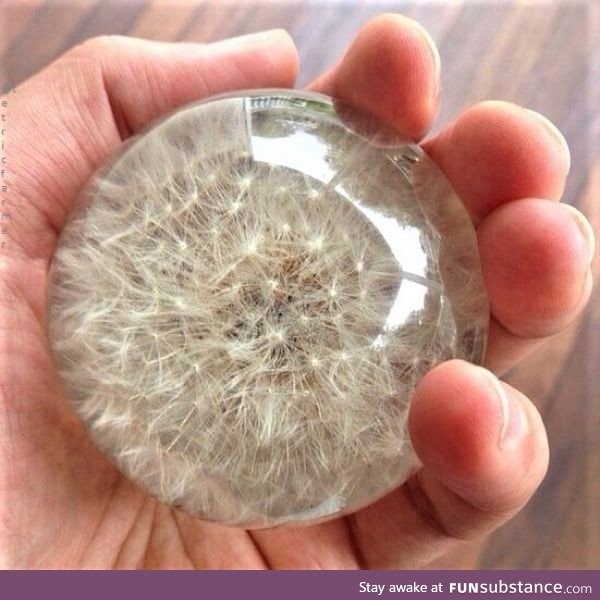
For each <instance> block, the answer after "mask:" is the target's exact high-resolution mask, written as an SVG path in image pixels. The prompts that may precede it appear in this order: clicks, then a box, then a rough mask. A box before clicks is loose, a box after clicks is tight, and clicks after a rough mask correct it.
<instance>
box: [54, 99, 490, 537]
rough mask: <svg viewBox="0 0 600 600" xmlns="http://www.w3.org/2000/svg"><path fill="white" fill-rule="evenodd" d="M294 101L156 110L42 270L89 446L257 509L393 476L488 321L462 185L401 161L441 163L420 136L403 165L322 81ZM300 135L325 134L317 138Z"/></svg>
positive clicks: (292, 513)
mask: <svg viewBox="0 0 600 600" xmlns="http://www.w3.org/2000/svg"><path fill="white" fill-rule="evenodd" d="M269 94H270V95H269ZM307 98H308V100H307ZM300 99H301V100H302V101H303V102H304V105H303V106H300V105H299V104H298V100H297V99H293V98H292V96H291V93H290V92H282V93H279V94H277V93H274V92H269V93H268V94H266V95H265V94H262V95H261V94H260V93H255V94H254V95H250V96H247V97H243V96H237V97H229V98H225V99H220V100H215V101H213V102H207V103H199V104H194V105H190V106H188V107H186V108H184V109H183V110H180V111H179V112H177V113H175V114H174V115H172V116H170V117H169V118H167V119H165V120H163V121H161V122H160V123H159V124H157V125H156V126H155V127H153V128H152V129H151V130H149V131H148V132H147V133H146V134H144V135H143V136H142V137H140V138H138V139H137V140H135V141H134V142H133V143H131V144H130V145H128V147H127V148H126V149H125V151H124V152H123V153H122V154H121V155H120V156H119V157H118V158H117V160H115V161H113V162H112V163H111V165H110V166H107V167H105V168H104V169H103V170H101V171H100V172H99V173H98V174H97V175H96V177H95V178H94V180H93V181H92V183H91V184H90V185H89V186H88V189H87V191H86V194H85V199H82V201H81V203H80V205H79V206H78V207H77V208H76V209H75V210H74V211H73V213H72V214H71V216H70V218H69V221H68V223H67V225H66V227H65V229H64V231H63V233H62V235H61V238H60V240H59V245H58V247H57V250H56V253H55V256H54V260H53V264H52V271H51V281H50V283H51V285H50V294H49V308H50V310H49V312H50V331H49V334H50V340H51V345H52V348H53V351H54V354H55V357H56V362H57V365H58V368H59V371H60V374H61V377H62V380H63V383H64V385H65V389H66V392H67V395H68V397H69V398H70V400H71V402H72V404H73V407H74V409H75V410H76V412H77V414H78V415H79V416H80V417H81V419H82V420H83V421H84V422H85V423H86V425H87V426H88V428H89V431H90V433H91V435H92V437H93V439H94V440H95V442H96V443H97V444H98V446H99V447H100V448H102V449H103V450H104V451H105V452H106V454H107V455H108V456H109V457H110V458H111V459H112V460H113V461H114V463H115V464H116V465H117V466H118V467H119V468H120V469H121V470H122V471H123V473H125V474H126V475H127V476H128V477H130V478H131V479H132V480H133V481H136V482H137V483H139V484H140V485H141V486H142V487H144V488H145V489H146V490H147V491H148V492H149V493H151V494H153V495H154V496H156V497H157V498H159V499H160V500H162V501H164V502H166V503H170V504H173V505H176V506H178V507H181V508H182V509H184V510H186V511H187V512H189V513H190V514H194V515H198V516H201V517H203V518H206V519H211V520H216V521H221V522H226V523H230V524H237V525H243V526H249V527H264V526H270V525H277V524H283V523H299V522H314V521H318V520H321V519H324V518H329V517H331V516H335V515H338V514H342V513H344V512H347V511H349V510H353V509H355V508H357V507H359V506H362V505H364V504H366V503H368V502H369V501H370V500H372V499H373V498H374V497H376V496H378V495H381V494H382V493H384V492H385V491H387V490H389V489H391V488H392V487H394V486H396V485H398V484H399V483H400V482H402V481H403V480H404V479H405V478H406V477H407V475H408V474H409V472H410V471H411V469H413V468H414V467H415V465H416V464H417V461H416V458H415V456H414V453H413V451H412V449H411V447H410V443H409V439H408V435H407V432H406V416H407V410H408V401H409V399H410V395H411V394H412V392H413V390H414V387H415V385H416V383H417V382H418V380H419V379H420V377H422V375H423V374H424V373H425V372H426V370H427V369H428V368H430V367H431V366H432V365H434V364H436V363H437V362H439V361H441V360H444V359H446V358H450V357H452V356H461V357H464V358H468V359H472V360H477V359H478V358H479V357H480V354H481V352H482V341H481V340H482V339H483V334H484V330H485V322H486V319H487V313H486V310H487V304H486V301H485V294H484V293H483V286H482V283H481V276H480V273H479V271H478V263H477V259H476V249H475V250H474V248H475V242H474V236H473V235H472V231H471V229H469V227H468V226H467V225H465V223H467V221H466V217H464V218H463V212H460V211H458V210H457V209H456V203H457V200H456V198H455V197H454V196H452V195H449V192H448V191H447V189H446V188H443V190H444V193H443V194H442V193H440V192H439V191H437V192H436V195H435V197H434V198H430V199H429V200H426V199H423V198H422V192H421V191H420V188H417V187H416V186H415V182H418V181H420V180H419V177H422V174H419V173H418V172H416V171H415V175H414V178H413V177H412V176H411V177H409V176H407V175H406V173H407V172H408V171H409V170H410V169H412V170H413V171H414V170H415V169H419V168H421V165H425V166H426V168H427V169H430V168H431V166H430V165H429V163H428V162H427V161H426V158H425V157H424V156H423V154H422V153H419V154H418V156H419V161H415V160H411V161H406V163H402V167H403V168H402V169H399V168H398V165H397V159H396V158H395V155H393V154H392V152H391V151H390V150H389V148H381V147H377V145H376V144H372V143H369V142H367V141H366V140H365V139H363V137H360V136H357V135H355V134H353V133H352V132H351V131H350V130H349V129H348V128H347V127H346V126H344V125H343V124H342V122H341V121H340V120H339V119H338V118H334V117H335V112H334V110H333V106H332V105H331V103H330V102H329V101H327V100H326V99H324V98H322V97H320V96H306V97H305V96H301V97H300ZM309 100H310V102H312V103H313V104H311V103H310V102H309ZM319 103H320V104H319ZM315 105H319V106H320V109H319V110H316V109H314V106H315ZM324 115H327V117H325V116H324ZM290 130H293V131H294V132H295V134H296V136H295V139H296V142H295V143H294V144H292V143H291V142H289V143H288V145H286V144H285V142H286V138H288V137H289V135H290ZM299 134H302V135H306V136H312V138H311V139H312V140H313V142H314V144H313V145H312V146H311V148H313V147H323V148H325V149H328V151H327V152H328V153H326V154H324V155H318V154H314V155H308V156H307V154H306V152H305V151H304V149H303V147H302V144H299V142H298V140H300V141H301V140H302V139H303V138H302V136H301V135H299ZM282 142H283V145H282ZM319 144H320V146H319ZM402 148H404V149H405V150H406V149H407V148H413V147H412V146H408V145H406V144H404V145H403V146H402ZM261 153H262V154H261ZM434 175H435V177H438V176H439V174H438V173H437V172H436V173H435V174H434ZM444 199H445V201H447V202H451V203H453V204H452V211H450V212H448V213H446V209H445V208H440V206H442V207H443V204H444V203H443V202H441V201H442V200H444ZM369 211H370V212H369ZM440 211H441V212H440ZM447 214H451V215H452V221H450V222H448V219H446V217H447ZM457 215H458V216H457ZM437 222H439V223H443V224H444V227H446V228H448V227H450V228H451V229H453V231H454V230H455V231H458V232H459V234H460V235H458V236H456V237H455V239H454V240H453V244H452V246H451V247H450V248H449V249H448V250H447V251H445V254H444V257H445V260H448V257H449V256H450V258H451V255H452V253H455V254H456V253H457V252H458V253H460V255H461V256H462V257H463V260H462V262H461V263H460V268H459V267H455V270H456V269H459V270H460V273H461V274H463V275H464V274H465V272H467V273H468V275H469V276H468V277H465V276H463V277H461V282H462V284H461V286H462V287H461V289H460V291H459V292H458V293H454V290H450V288H451V287H452V286H449V285H447V282H446V281H444V279H443V276H442V275H443V273H442V270H441V268H440V264H441V263H440V251H441V249H444V248H445V246H444V243H445V241H444V240H445V238H444V237H443V236H442V235H441V234H440V231H438V228H437ZM411 231H412V232H415V231H416V232H417V233H418V235H416V236H412V237H411V236H409V235H407V232H411ZM444 234H445V235H446V232H445V231H444ZM407 240H410V244H409V243H408V242H407ZM414 240H417V242H416V243H415V241H414ZM473 252H474V253H475V258H473V259H472V260H471V259H469V260H467V259H464V257H465V256H466V257H469V256H471V255H472V254H473ZM403 253H404V254H405V255H406V254H407V253H412V254H413V255H415V254H416V255H418V256H419V257H420V258H421V264H422V272H419V273H412V274H411V275H410V276H411V277H412V279H411V282H417V283H418V285H419V286H422V292H423V293H421V294H415V295H412V296H411V295H410V294H407V295H406V297H404V296H402V294H405V293H406V292H405V291H404V286H403V282H404V281H405V279H406V277H407V273H406V271H404V270H403V259H402V254H403ZM414 262H415V261H414V260H413V261H412V262H411V264H413V263H414ZM451 264H453V263H452V262H451ZM449 290H450V291H451V292H452V293H450V292H449ZM399 298H401V301H399V300H398V299H399ZM463 298H468V299H469V300H468V304H469V305H468V307H467V308H465V306H466V303H467V300H464V301H463V300H462V299H463ZM473 298H475V300H473ZM399 306H400V307H401V309H402V311H403V312H402V317H401V318H400V317H398V318H396V319H391V320H390V312H391V311H394V310H400V309H399V308H398V307H399ZM392 321H393V322H394V323H395V326H394V327H389V326H387V325H386V323H390V322H392Z"/></svg>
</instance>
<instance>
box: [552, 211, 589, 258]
mask: <svg viewBox="0 0 600 600" xmlns="http://www.w3.org/2000/svg"><path fill="white" fill-rule="evenodd" d="M559 206H562V208H564V209H565V210H566V211H568V213H569V214H570V216H571V218H572V219H573V221H574V222H575V224H576V225H577V227H578V228H579V231H581V235H582V236H583V239H584V240H585V243H586V244H587V247H588V248H589V257H588V266H589V267H591V266H592V262H593V260H594V258H595V256H596V237H595V235H594V230H593V229H592V225H591V224H590V222H589V221H588V220H587V219H586V218H585V217H584V216H583V215H582V214H581V213H580V212H579V211H578V210H577V209H576V208H575V207H574V206H571V205H570V204H560V205H559Z"/></svg>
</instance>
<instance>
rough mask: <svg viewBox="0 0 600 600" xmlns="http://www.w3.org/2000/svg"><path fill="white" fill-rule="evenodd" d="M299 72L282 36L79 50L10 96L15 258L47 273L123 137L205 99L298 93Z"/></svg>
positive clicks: (113, 43)
mask: <svg viewBox="0 0 600 600" xmlns="http://www.w3.org/2000/svg"><path fill="white" fill-rule="evenodd" d="M297 69H298V57H297V52H296V49H295V46H294V43H293V42H292V40H291V38H290V37H289V35H288V34H287V33H286V32H285V31H283V30H272V31H267V32H262V33H258V34H252V35H247V36H242V37H239V38H232V39H229V40H224V41H220V42H216V43H214V44H194V43H165V42H153V41H149V40H142V39H136V38H127V37H121V36H103V37H98V38H92V39H90V40H88V41H86V42H84V43H83V44H81V45H79V46H76V47H74V48H72V49H71V50H69V51H68V52H67V53H65V54H64V55H63V56H62V57H60V58H59V59H58V60H56V61H55V62H54V63H52V64H51V65H49V66H48V67H47V68H46V69H44V70H43V71H41V72H40V73H38V74H37V75H35V76H33V77H32V78H30V79H28V80H27V81H25V82H24V83H23V84H21V85H20V86H18V88H17V91H16V93H14V94H11V97H10V101H9V120H10V135H11V143H10V148H9V149H8V151H7V154H8V160H9V161H10V171H11V195H12V196H13V197H14V198H13V199H12V202H14V204H15V205H19V211H18V215H17V214H16V213H17V211H15V219H14V220H13V221H14V222H13V223H12V228H13V236H12V237H13V238H14V240H15V244H14V245H16V244H18V246H19V247H18V248H15V250H17V251H20V252H18V253H19V254H21V255H22V254H24V255H25V257H26V258H36V259H38V258H42V259H43V261H42V262H44V264H45V266H47V263H48V261H49V258H50V254H51V251H52V248H53V245H54V242H55V240H56V235H57V233H58V232H59V231H60V229H61V228H62V225H63V223H64V220H65V218H66V215H67V213H68V211H69V210H70V208H71V206H72V204H73V201H74V199H75V197H76V195H77V192H78V191H79V190H80V188H81V187H82V186H83V184H84V183H85V181H86V180H87V179H88V178H89V177H90V175H91V174H92V172H93V171H94V170H95V169H96V168H97V167H98V166H99V165H100V164H101V163H102V162H104V161H105V160H106V159H107V158H108V156H109V155H110V154H112V153H113V152H114V151H115V150H116V148H118V146H119V145H120V143H121V141H122V139H123V138H124V137H127V136H128V135H130V134H131V133H135V132H136V131H137V130H139V129H140V128H141V127H143V126H144V125H146V124H147V123H149V122H150V121H152V120H153V119H155V118H157V117H159V116H161V115H163V114H164V113H166V112H168V111H170V110H173V109H174V108H176V107H178V106H180V105H183V104H186V103H188V102H190V101H193V100H198V99H201V98H203V97H205V96H209V95H212V94H216V93H222V92H227V91H232V90H235V89H243V88H257V87H290V86H293V84H294V81H295V78H296V73H297ZM17 216H18V219H17Z"/></svg>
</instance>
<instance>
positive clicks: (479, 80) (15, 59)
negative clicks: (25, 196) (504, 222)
mask: <svg viewBox="0 0 600 600" xmlns="http://www.w3.org/2000/svg"><path fill="white" fill-rule="evenodd" d="M592 4H593V2H591V1H589V2H586V1H585V0H583V1H580V2H577V1H567V0H564V1H555V2H543V3H542V2H529V3H523V2H500V3H498V2H493V3H492V2H487V3H484V2H478V3H473V2H465V1H462V2H461V1H457V2H450V1H448V2H423V1H421V2H417V1H413V2H383V1H367V0H362V1H359V0H347V1H346V2H338V1H329V2H327V1H324V0H322V1H320V2H318V1H311V0H306V1H297V2H283V1H266V0H263V1H247V0H236V1H235V2H231V1H223V0H212V1H205V2H191V1H182V0H179V2H176V1H166V0H138V1H134V0H129V1H127V2H126V1H124V0H122V1H117V0H99V1H93V0H73V1H71V2H60V3H59V2H52V1H46V2H43V1H42V0H21V1H20V2H19V1H14V0H13V1H12V2H11V1H8V0H3V1H1V2H0V54H1V55H2V58H1V60H0V65H2V72H1V73H0V83H1V84H2V87H3V89H7V88H8V87H11V86H12V85H16V84H18V83H19V82H20V81H22V80H23V79H25V78H26V77H28V76H30V75H32V74H33V73H35V72H36V71H38V70H39V69H41V68H42V67H43V66H44V65H46V64H48V63H49V62H50V61H51V60H53V59H54V58H56V57H57V56H58V55H59V54H60V53H62V52H63V51H64V50H66V49H67V48H69V47H70V46H72V45H74V44H76V43H78V42H80V41H82V40H84V39H85V38H88V37H91V36H95V35H100V34H107V33H110V34H124V35H132V36H138V37H146V38H151V39H160V40H187V41H211V40H216V39H219V38H222V37H228V36H232V35H238V34H241V33H249V32H252V31H258V30H261V29H267V28H272V27H284V28H286V29H287V30H288V31H289V32H290V33H291V34H292V36H293V37H294V39H295V41H296V43H297V45H298V47H299V50H300V54H301V58H302V70H301V75H300V79H299V85H303V84H305V83H306V82H308V81H309V80H310V79H311V78H312V77H313V76H315V75H316V74H317V73H319V72H320V71H321V70H322V69H323V68H324V67H326V66H327V65H329V64H331V63H332V62H333V61H334V60H335V59H336V58H337V57H338V56H339V55H340V54H341V52H342V51H343V49H344V48H345V47H346V45H347V44H348V42H349V41H350V40H351V38H352V37H353V35H354V34H355V32H356V31H357V30H358V29H359V27H360V26H361V24H363V23H364V22H365V21H366V20H367V19H368V18H369V17H371V16H373V15H376V14H378V13H381V12H388V11H397V12H402V13H404V14H406V15H408V16H410V17H413V18H415V19H417V20H418V21H420V22H421V23H422V24H423V25H424V26H425V27H426V28H427V29H428V30H429V31H430V32H431V34H432V36H433V37H434V39H435V40H436V41H437V43H438V45H439V47H440V51H441V56H442V63H443V87H444V96H443V106H442V109H441V113H440V116H439V118H438V120H437V122H436V125H435V127H434V131H435V130H438V129H439V128H440V127H441V125H442V124H444V123H445V122H447V121H448V120H450V119H452V118H453V117H454V116H455V115H457V113H458V112H459V111H461V110H462V109H463V108H465V107H466V106H468V105H470V104H472V103H474V102H477V101H479V100H484V99H490V98H494V99H502V100H509V101H513V102H517V103H520V104H523V105H525V106H527V107H529V108H532V109H535V110H537V111H540V112H542V113H544V114H545V115H547V116H548V117H550V118H551V119H552V120H553V121H554V122H555V123H556V124H557V125H558V126H559V127H560V129H561V130H562V131H563V132H564V133H565V136H566V138H567V140H568V142H569V145H570V147H571V153H572V164H573V166H572V170H571V174H570V177H569V181H568V185H567V190H566V194H565V200H566V202H569V203H571V204H573V205H575V206H578V207H579V208H580V209H581V210H583V212H584V213H586V214H587V215H588V217H590V218H591V220H592V221H593V223H594V226H595V228H596V230H597V231H598V230H599V229H600V202H598V201H597V199H595V198H594V195H597V194H598V192H599V191H600V164H599V162H598V152H597V151H598V121H599V114H598V111H597V110H595V109H597V107H598V106H599V105H600V101H599V100H600V90H599V87H598V82H600V68H599V67H600V56H599V54H598V51H597V50H596V49H595V48H596V47H597V40H598V39H600V37H599V35H598V33H599V18H598V14H599V13H600V11H594V10H593V8H592ZM593 31H594V32H595V39H596V43H595V45H594V42H593V38H592V32H593ZM594 69H595V70H594ZM592 73H593V76H592ZM594 79H595V82H596V85H595V86H594ZM594 119H595V120H594ZM594 125H595V127H596V129H595V134H596V135H595V137H594ZM599 267H600V264H599V261H598V260H597V261H596V263H595V271H596V276H597V275H598V271H599V270H600V269H599ZM599 300H600V292H599V290H598V289H596V290H595V293H594V295H593V298H592V301H591V303H590V306H589V308H588V310H587V311H586V312H585V314H584V315H583V316H582V318H581V319H579V321H578V322H577V323H575V324H574V325H573V326H572V327H570V328H569V329H568V331H566V332H564V333H562V334H560V335H558V336H556V337H555V338H553V339H552V340H551V341H550V342H549V343H548V344H547V345H546V346H544V348H542V349H541V350H539V351H537V352H536V353H535V354H534V355H533V356H532V357H531V358H530V359H528V360H526V361H525V362H523V363H522V364H521V365H520V366H519V367H518V368H516V369H514V370H513V371H512V372H511V373H509V374H508V375H507V376H506V380H507V381H509V382H510V383H512V384H513V385H516V386H518V387H519V388H520V389H521V390H523V391H524V392H525V393H527V394H528V395H529V396H530V397H531V398H533V400H534V401H535V402H536V404H537V405H538V406H539V407H540V410H541V413H542V415H543V417H544V420H545V422H546V425H547V428H548V432H549V436H550V446H551V454H552V456H551V466H550V471H549V473H548V476H547V477H546V480H545V481H544V483H543V485H542V487H541V489H540V490H539V492H538V493H537V495H536V496H535V497H534V498H533V500H532V501H531V502H530V503H529V505H528V506H527V507H526V508H525V509H524V510H523V511H522V512H521V513H520V514H519V515H518V516H517V517H516V518H515V519H513V520H512V521H511V522H510V523H509V524H507V525H505V526H504V527H503V528H501V529H500V530H499V531H497V532H496V533H494V534H493V535H491V536H490V537H489V538H488V539H487V540H485V541H482V542H476V543H470V544H465V545H464V546H463V547H461V548H460V549H458V550H456V551H455V552H453V553H452V554H451V555H449V556H447V557H445V558H444V559H443V560H441V561H439V562H438V563H436V565H435V566H436V567H439V568H499V569H501V568H504V569H515V568H524V569H536V568H537V569H549V568H599V567H600V301H599Z"/></svg>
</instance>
